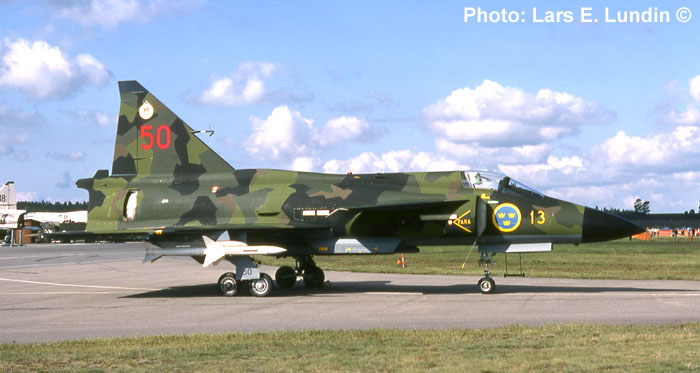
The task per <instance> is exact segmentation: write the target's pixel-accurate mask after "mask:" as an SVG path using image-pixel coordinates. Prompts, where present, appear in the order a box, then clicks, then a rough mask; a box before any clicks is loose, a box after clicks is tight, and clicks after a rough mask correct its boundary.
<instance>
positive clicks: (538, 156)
mask: <svg viewBox="0 0 700 373" xmlns="http://www.w3.org/2000/svg"><path fill="white" fill-rule="evenodd" d="M435 147H436V148H437V149H438V150H439V151H440V153H444V154H448V155H450V157H451V158H453V159H457V160H461V161H468V162H469V163H471V164H472V165H473V166H474V167H476V168H479V169H495V168H497V167H498V165H501V164H532V163H539V162H542V161H544V160H545V159H546V158H547V155H549V153H550V152H551V147H550V146H549V145H548V144H538V145H521V146H513V147H483V146H479V144H478V143H471V144H459V143H454V142H452V141H450V140H446V139H444V138H438V139H436V140H435Z"/></svg>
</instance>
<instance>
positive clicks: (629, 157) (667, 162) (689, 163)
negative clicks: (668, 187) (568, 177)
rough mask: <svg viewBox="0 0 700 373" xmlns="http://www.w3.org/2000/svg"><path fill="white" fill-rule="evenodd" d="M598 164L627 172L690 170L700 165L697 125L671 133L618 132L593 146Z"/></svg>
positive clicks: (680, 127) (699, 136) (698, 129)
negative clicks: (637, 133)
mask: <svg viewBox="0 0 700 373" xmlns="http://www.w3.org/2000/svg"><path fill="white" fill-rule="evenodd" d="M592 153H593V154H594V155H596V156H597V157H598V158H599V159H600V160H601V163H603V162H604V163H605V164H607V165H608V167H610V166H615V167H617V168H618V169H622V168H624V169H626V170H628V171H645V170H646V171H649V170H650V169H653V170H655V171H657V172H658V171H660V172H665V173H670V172H671V171H674V170H693V169H697V168H698V167H700V128H699V127H697V126H678V127H676V128H675V129H673V130H672V131H670V132H661V133H657V134H652V135H649V136H645V137H641V136H630V135H628V134H626V133H625V132H624V131H619V132H617V134H616V135H615V136H613V137H612V138H610V139H608V140H606V141H605V142H603V143H602V144H600V145H599V146H596V147H594V149H593V151H592Z"/></svg>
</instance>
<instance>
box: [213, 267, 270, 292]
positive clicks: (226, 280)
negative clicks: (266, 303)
mask: <svg viewBox="0 0 700 373" xmlns="http://www.w3.org/2000/svg"><path fill="white" fill-rule="evenodd" d="M218 284H219V290H221V294H223V295H224V296H227V297H232V296H234V295H236V294H238V293H239V292H240V291H241V290H243V289H248V291H249V292H250V294H251V295H254V296H256V297H266V296H268V295H269V294H270V292H271V291H272V278H271V277H270V276H269V275H268V274H267V273H261V274H260V278H259V279H255V280H237V279H236V274H235V273H233V272H226V273H224V274H223V275H221V277H219V282H218Z"/></svg>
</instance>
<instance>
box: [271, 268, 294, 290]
mask: <svg viewBox="0 0 700 373" xmlns="http://www.w3.org/2000/svg"><path fill="white" fill-rule="evenodd" d="M275 281H277V285H279V286H280V287H281V288H283V289H289V288H291V287H292V286H294V284H295V283H296V282H297V271H295V270H294V268H292V267H289V266H283V267H280V268H279V269H278V270H277V272H275Z"/></svg>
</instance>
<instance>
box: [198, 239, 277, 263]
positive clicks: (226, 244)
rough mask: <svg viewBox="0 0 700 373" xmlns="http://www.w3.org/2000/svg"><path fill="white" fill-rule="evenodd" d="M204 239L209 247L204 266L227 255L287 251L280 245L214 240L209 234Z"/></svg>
mask: <svg viewBox="0 0 700 373" xmlns="http://www.w3.org/2000/svg"><path fill="white" fill-rule="evenodd" d="M202 239H204V246H206V247H207V248H206V249H205V250H204V264H203V266H204V267H209V266H210V265H211V264H212V263H213V264H216V263H218V262H219V261H221V259H223V258H224V256H226V255H277V254H281V253H283V252H285V251H287V249H284V248H281V247H279V246H265V245H260V246H248V244H247V243H245V242H241V241H214V240H212V239H211V238H209V237H207V236H202Z"/></svg>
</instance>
